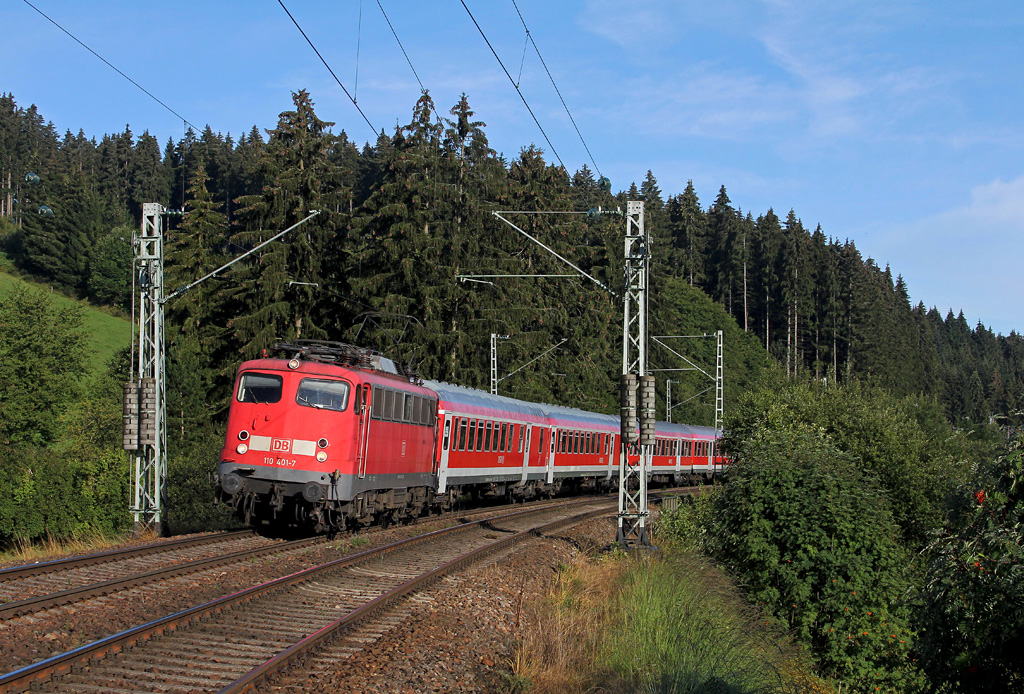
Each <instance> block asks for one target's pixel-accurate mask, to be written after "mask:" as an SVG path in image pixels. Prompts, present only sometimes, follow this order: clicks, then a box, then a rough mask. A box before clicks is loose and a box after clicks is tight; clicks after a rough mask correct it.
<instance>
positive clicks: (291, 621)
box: [0, 499, 614, 692]
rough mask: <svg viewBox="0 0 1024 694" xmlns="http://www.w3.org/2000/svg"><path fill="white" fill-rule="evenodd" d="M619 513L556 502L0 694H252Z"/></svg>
mask: <svg viewBox="0 0 1024 694" xmlns="http://www.w3.org/2000/svg"><path fill="white" fill-rule="evenodd" d="M613 506H614V502H613V501H610V500H607V499H601V500H593V499H590V500H583V501H576V502H572V503H569V504H566V503H562V504H549V505H545V506H541V507H535V508H531V509H528V510H520V511H516V512H513V513H506V514H504V515H502V516H498V517H494V518H489V519H483V520H478V521H472V522H467V523H462V524H460V525H457V526H454V527H450V528H445V529H442V530H437V531H434V532H432V533H427V534H425V535H420V536H418V537H413V538H410V539H407V540H401V541H398V542H394V543H392V544H390V545H386V546H384V547H380V548H376V549H371V550H366V551H364V552H359V553H357V554H353V555H350V556H346V557H343V558H341V559H336V560H334V561H330V562H327V563H325V564H322V565H319V566H315V567H312V568H308V569H306V570H303V571H299V572H296V573H294V574H291V575H289V576H284V577H282V578H278V579H275V580H273V581H269V582H267V583H264V584H261V585H258V586H253V587H251V588H248V589H246V590H242V591H239V592H236V593H234V594H231V595H228V596H225V597H222V598H219V599H217V600H213V601H210V602H207V603H205V604H202V605H199V606H196V607H192V608H190V609H187V610H183V611H181V612H178V613H176V614H173V615H170V616H168V617H164V618H161V619H157V620H154V621H152V622H150V623H148V624H144V625H141V626H139V627H135V628H133V629H128V630H126V631H123V632H121V633H119V634H115V635H113V636H109V637H107V638H104V639H101V640H99V641H97V642H95V643H92V644H88V645H85V646H81V647H79V648H76V649H74V650H72V651H69V652H67V653H64V654H62V655H59V656H56V657H52V658H48V659H46V660H43V661H40V662H38V663H35V664H33V665H30V666H27V667H24V668H22V669H20V670H17V671H14V672H12V673H8V674H7V675H4V676H2V677H0V691H23V690H25V689H27V688H28V687H29V686H32V688H33V690H39V691H61V692H70V691H83V692H84V691H108V692H118V691H122V692H140V691H161V692H178V691H181V692H185V691H216V690H220V691H223V692H243V691H251V690H252V689H253V688H254V687H256V686H257V685H259V684H260V683H262V682H265V681H266V680H267V678H269V677H273V676H275V675H276V674H277V673H280V672H282V671H284V670H287V669H288V668H289V667H292V665H293V664H294V663H295V662H296V660H297V659H302V658H305V657H308V656H309V655H310V654H311V653H313V652H315V651H317V650H318V649H320V648H322V647H323V646H324V645H325V644H327V643H329V642H331V641H335V640H337V639H342V640H343V639H344V638H345V635H346V634H350V633H351V631H352V630H353V629H354V627H355V625H357V624H359V623H360V622H364V621H365V620H367V619H369V618H371V617H372V616H373V615H375V614H378V613H381V612H382V611H386V610H388V609H389V607H390V606H392V605H394V604H396V603H397V602H400V601H401V600H402V599H403V598H406V597H407V596H409V595H411V594H414V593H415V592H416V591H419V590H422V589H423V588H424V587H425V586H427V585H429V584H430V583H431V582H432V581H434V580H437V579H438V578H439V577H441V576H443V575H445V574H447V573H450V572H454V571H457V570H458V569H459V568H461V567H462V566H465V565H468V564H469V563H472V562H474V561H476V560H478V559H479V558H481V557H482V556H484V555H486V554H489V553H492V552H495V551H499V550H501V549H504V548H507V547H509V546H512V545H513V544H515V543H517V542H522V541H524V540H528V539H529V538H530V537H531V536H532V535H534V534H538V533H542V532H545V531H546V530H545V529H547V530H550V529H551V528H553V527H558V526H561V525H567V524H571V523H574V522H578V521H579V520H581V519H582V518H584V517H587V516H592V515H597V514H604V513H608V512H610V511H612V510H613ZM384 620H385V621H386V620H387V617H384ZM371 631H372V630H371ZM352 647H353V648H355V647H357V646H355V645H353V646H352Z"/></svg>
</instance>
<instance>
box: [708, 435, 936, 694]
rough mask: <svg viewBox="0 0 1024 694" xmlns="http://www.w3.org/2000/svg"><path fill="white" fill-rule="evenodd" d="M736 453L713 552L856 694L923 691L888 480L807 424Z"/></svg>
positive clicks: (774, 619)
mask: <svg viewBox="0 0 1024 694" xmlns="http://www.w3.org/2000/svg"><path fill="white" fill-rule="evenodd" d="M734 455H735V464H734V466H733V470H732V479H731V480H730V482H729V484H727V485H726V486H725V487H724V490H723V492H722V493H721V494H720V495H718V496H717V497H716V503H715V516H714V518H715V523H714V532H713V533H712V534H711V536H710V537H711V549H712V551H713V553H714V554H715V555H716V556H718V557H720V558H721V559H723V560H724V561H726V562H727V564H728V565H729V566H730V568H731V569H732V570H733V571H734V572H735V574H736V576H737V578H738V579H739V581H740V582H741V583H742V584H744V585H745V586H747V589H748V591H749V595H750V598H751V599H752V600H753V601H754V602H755V604H758V605H760V606H761V607H762V608H763V610H764V611H765V613H766V615H767V621H768V622H769V623H772V624H774V625H776V626H778V627H779V628H781V629H784V630H790V631H791V632H792V633H793V635H794V636H795V637H796V638H797V639H798V640H799V641H800V642H802V643H803V644H805V645H806V646H807V647H808V648H809V649H810V650H811V652H812V653H813V654H814V656H815V658H816V659H817V661H818V663H819V665H820V666H821V667H822V669H823V671H824V672H825V673H826V674H827V675H829V676H831V677H834V678H837V679H840V680H842V681H843V683H844V689H845V688H846V687H851V688H853V689H854V690H860V691H874V690H875V688H876V687H881V688H883V689H886V690H899V691H904V690H906V689H907V688H909V687H910V686H913V685H916V683H917V682H918V680H919V674H918V672H917V671H916V669H915V668H914V667H913V666H912V664H911V662H910V661H909V659H908V658H909V654H910V647H911V636H910V632H909V629H908V628H907V621H908V618H909V615H908V609H907V607H906V605H905V604H904V603H903V602H902V600H901V598H902V595H903V592H904V589H905V586H906V585H907V575H906V567H907V564H908V555H907V554H906V553H905V552H904V551H903V550H902V548H901V547H900V545H899V543H898V541H897V539H896V538H897V535H898V531H897V526H896V524H895V522H894V520H893V517H892V513H891V511H890V509H889V504H888V502H887V500H886V498H885V496H884V495H883V494H882V492H881V491H880V490H879V486H878V483H877V481H876V480H875V479H874V478H873V477H872V476H870V475H869V474H868V473H866V472H864V471H862V470H861V469H860V468H859V466H858V465H857V461H856V460H855V459H854V458H853V457H852V456H850V455H849V454H847V453H843V452H842V451H840V450H838V449H837V448H836V447H835V446H834V445H833V444H832V443H831V442H830V441H829V439H828V438H827V437H826V436H824V435H823V434H822V433H821V432H820V431H814V430H812V429H809V428H806V427H805V428H802V429H790V430H782V431H761V432H757V433H755V434H754V435H752V436H750V437H749V438H748V439H746V440H745V441H743V442H741V443H740V444H739V445H738V448H737V449H736V450H735V451H734Z"/></svg>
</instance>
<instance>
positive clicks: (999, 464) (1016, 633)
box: [915, 445, 1024, 692]
mask: <svg viewBox="0 0 1024 694" xmlns="http://www.w3.org/2000/svg"><path fill="white" fill-rule="evenodd" d="M926 555H927V556H928V557H929V558H930V562H929V565H928V573H927V581H926V582H925V585H924V588H923V590H922V592H921V595H920V600H919V602H918V611H917V614H916V620H915V623H916V626H917V627H918V629H919V630H920V641H919V645H918V648H919V650H920V653H921V660H922V662H923V665H924V668H925V670H926V671H927V673H928V674H929V676H930V677H931V679H932V681H933V682H934V683H935V685H936V688H937V689H939V690H940V691H950V692H1020V691H1024V660H1022V658H1021V653H1022V652H1024V450H1022V449H1021V447H1020V446H1019V445H1018V446H1016V447H1015V449H1014V450H1012V451H1011V452H1010V454H1009V455H1006V456H1004V457H1001V458H998V459H996V460H995V461H994V462H993V463H990V464H988V465H986V466H983V467H982V468H981V469H980V470H979V471H978V474H977V476H976V477H975V479H974V481H973V484H969V485H964V486H963V487H962V488H961V489H960V492H959V494H957V495H956V496H955V497H954V498H953V500H952V502H951V506H950V512H949V514H948V517H947V521H946V523H945V525H944V526H943V527H942V528H941V529H940V530H938V531H937V533H936V537H935V540H934V542H933V543H932V544H931V546H930V547H929V548H928V550H927V552H926Z"/></svg>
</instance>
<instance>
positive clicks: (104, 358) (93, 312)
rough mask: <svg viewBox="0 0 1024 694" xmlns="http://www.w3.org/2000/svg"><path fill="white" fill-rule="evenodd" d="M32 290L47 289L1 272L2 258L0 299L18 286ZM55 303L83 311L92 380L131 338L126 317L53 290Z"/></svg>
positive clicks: (88, 362)
mask: <svg viewBox="0 0 1024 694" xmlns="http://www.w3.org/2000/svg"><path fill="white" fill-rule="evenodd" d="M26 286H28V287H33V288H35V289H42V290H43V291H47V290H49V287H48V286H46V285H43V284H37V283H35V282H30V281H27V280H23V279H21V278H18V277H14V276H13V275H9V274H7V272H5V267H4V266H3V263H2V259H0V298H3V297H5V296H7V295H9V294H13V293H14V292H15V291H17V290H18V289H20V288H21V287H26ZM53 298H54V300H55V301H57V302H60V303H64V304H75V305H78V306H82V308H83V309H84V311H83V315H84V323H83V325H84V327H85V330H86V332H87V334H88V336H89V337H88V342H87V345H86V351H87V354H86V368H87V369H88V374H89V376H90V377H95V376H96V375H97V374H99V373H102V372H103V371H104V370H106V368H107V362H108V361H110V358H111V357H112V356H113V355H114V353H115V352H117V351H118V350H119V349H121V348H122V347H125V346H127V345H128V344H129V343H130V342H131V339H132V326H131V321H129V320H128V319H126V318H121V317H118V316H114V315H112V314H110V313H107V312H106V311H104V310H102V309H99V308H96V307H95V306H91V305H89V304H88V303H87V302H84V301H79V300H77V299H71V298H68V297H66V296H64V295H63V294H61V293H60V292H57V291H53Z"/></svg>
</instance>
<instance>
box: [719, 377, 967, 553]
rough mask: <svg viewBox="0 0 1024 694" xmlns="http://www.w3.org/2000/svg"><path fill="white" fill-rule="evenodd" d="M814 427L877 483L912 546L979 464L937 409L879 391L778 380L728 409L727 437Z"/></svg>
mask: <svg viewBox="0 0 1024 694" xmlns="http://www.w3.org/2000/svg"><path fill="white" fill-rule="evenodd" d="M803 427H812V428H813V429H814V430H816V431H819V432H821V433H822V434H823V435H825V436H827V437H829V439H830V441H831V442H832V443H833V445H835V446H836V447H837V448H838V449H839V450H841V451H843V452H844V453H846V454H848V455H850V456H852V457H853V459H854V460H857V461H858V464H859V465H860V466H861V467H863V468H864V469H865V470H866V471H867V472H868V473H869V474H871V475H873V476H874V477H876V478H877V480H878V481H879V483H880V484H881V485H882V488H883V489H884V490H885V491H886V492H887V494H888V496H889V499H890V501H891V502H892V513H893V515H894V517H895V520H896V523H897V525H898V527H899V528H900V530H901V535H902V538H903V539H904V540H905V541H906V542H907V543H908V546H909V547H912V548H914V549H919V548H921V547H923V546H924V544H925V538H926V534H927V532H928V531H929V530H931V529H932V528H934V527H936V526H937V525H938V524H939V522H940V521H941V518H942V508H943V506H942V504H943V501H944V499H945V496H946V494H948V493H949V491H951V490H952V489H953V487H954V485H955V484H956V483H957V481H958V480H959V479H962V478H963V477H965V476H966V474H967V466H968V464H969V461H968V460H964V457H965V456H970V457H971V458H974V459H978V456H979V455H981V454H983V452H984V451H978V450H976V448H975V446H974V445H973V444H970V443H969V442H968V440H967V439H966V438H965V437H964V436H963V434H955V433H954V432H953V431H952V430H950V428H949V426H948V424H946V423H945V422H944V421H943V417H942V416H941V410H940V409H939V408H938V406H937V405H936V404H935V403H934V402H932V401H928V400H924V399H921V398H908V399H898V398H895V397H893V396H891V395H889V394H888V393H886V392H885V391H883V390H881V389H873V388H868V387H864V386H860V385H858V384H853V385H850V386H846V387H837V386H825V385H823V384H820V383H817V384H801V383H794V382H788V381H786V380H784V379H782V378H780V377H778V376H775V377H773V379H769V381H768V382H767V383H766V384H765V385H763V387H760V388H757V389H752V390H749V391H748V392H745V393H744V394H743V396H742V397H740V398H739V401H738V402H737V403H736V405H735V406H733V407H732V408H731V410H730V416H729V418H728V430H729V437H730V439H732V440H734V441H739V442H742V441H745V440H746V439H748V438H750V437H751V436H755V435H757V434H758V433H759V432H761V431H763V430H786V429H801V428H803Z"/></svg>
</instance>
